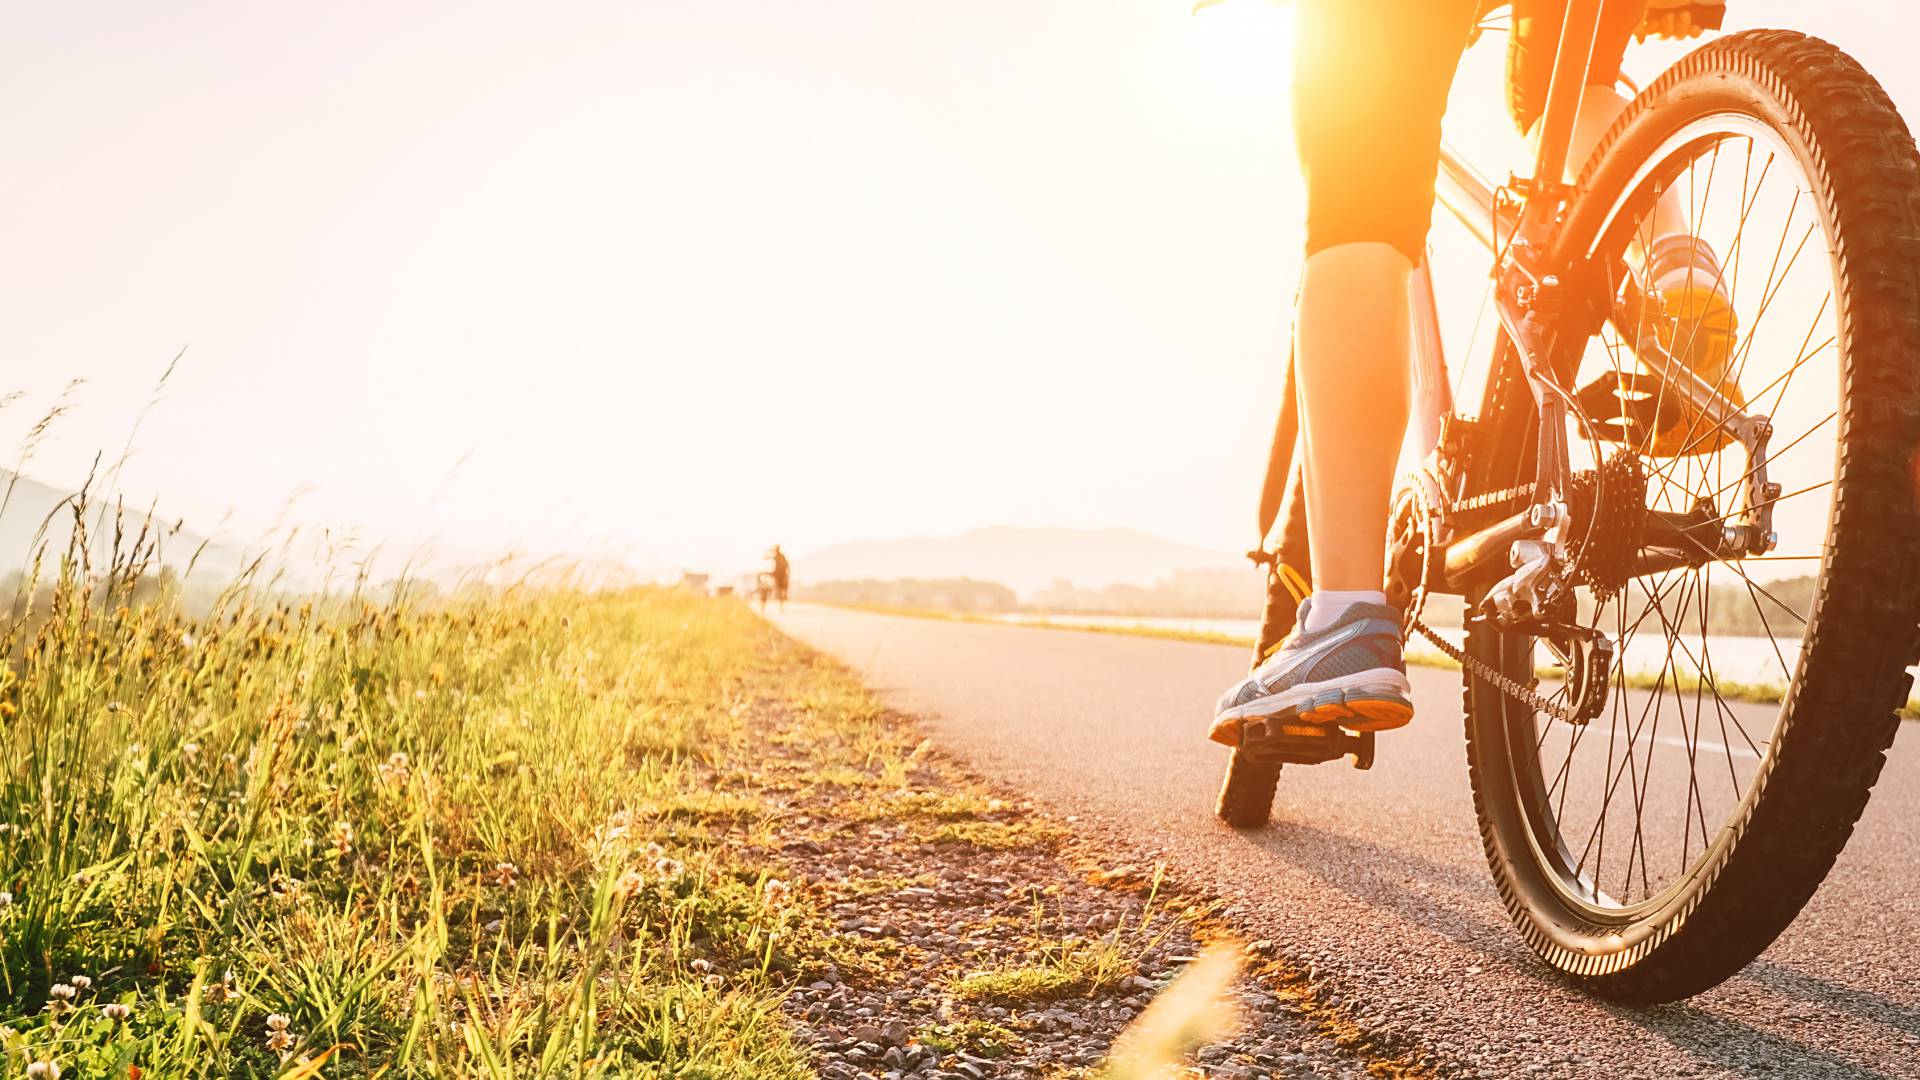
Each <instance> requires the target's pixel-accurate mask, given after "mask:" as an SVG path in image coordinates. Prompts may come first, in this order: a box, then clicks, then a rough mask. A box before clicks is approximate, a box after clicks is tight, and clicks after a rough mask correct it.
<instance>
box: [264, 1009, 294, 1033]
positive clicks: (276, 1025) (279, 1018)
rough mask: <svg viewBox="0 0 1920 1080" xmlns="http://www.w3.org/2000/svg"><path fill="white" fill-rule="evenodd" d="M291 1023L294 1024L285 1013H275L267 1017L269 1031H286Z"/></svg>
mask: <svg viewBox="0 0 1920 1080" xmlns="http://www.w3.org/2000/svg"><path fill="white" fill-rule="evenodd" d="M291 1023H293V1020H292V1019H291V1018H289V1017H288V1016H287V1015H286V1014H285V1013H274V1014H272V1015H270V1016H268V1017H267V1030H268V1031H285V1030H287V1025H288V1024H291Z"/></svg>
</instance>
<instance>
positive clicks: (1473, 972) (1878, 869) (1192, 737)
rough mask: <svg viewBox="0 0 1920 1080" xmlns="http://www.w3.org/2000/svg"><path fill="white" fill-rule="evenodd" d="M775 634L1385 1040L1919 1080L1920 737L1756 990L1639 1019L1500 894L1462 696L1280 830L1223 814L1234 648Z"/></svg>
mask: <svg viewBox="0 0 1920 1080" xmlns="http://www.w3.org/2000/svg"><path fill="white" fill-rule="evenodd" d="M774 621H775V622H776V623H777V624H778V625H779V626H780V628H781V629H782V630H784V631H785V632H787V633H788V634H790V635H792V636H794V637H796V638H798V639H800V640H802V641H805V642H807V643H808V644H810V645H812V646H814V647H815V648H818V649H820V650H822V651H824V652H826V653H828V654H830V655H833V656H835V657H837V658H839V659H840V660H841V661H842V662H844V663H846V664H847V665H848V666H850V667H851V668H853V669H854V670H856V671H858V672H860V673H861V675H862V676H863V677H864V678H865V679H866V680H867V683H868V685H869V686H871V687H873V688H874V689H875V690H877V691H879V692H881V693H882V694H883V695H885V696H886V697H887V699H888V700H889V701H890V702H891V703H892V704H894V705H895V706H897V707H899V708H901V709H903V710H905V711H908V712H911V713H913V714H916V715H917V716H919V717H920V718H922V720H923V721H924V723H925V724H926V726H927V728H928V731H929V734H930V735H931V736H932V737H933V738H934V739H935V740H936V742H938V743H940V744H942V745H943V746H944V747H946V748H947V749H949V750H951V751H953V752H956V753H957V754H959V755H960V756H961V757H963V758H964V759H966V760H967V761H969V762H970V763H971V764H972V765H973V766H974V767H975V768H976V769H978V770H979V771H980V772H981V773H982V774H984V775H986V776H987V777H989V778H990V779H992V780H994V781H996V782H998V783H1000V784H1003V785H1005V786H1007V787H1009V788H1012V789H1015V790H1019V791H1022V792H1024V793H1026V794H1028V795H1029V796H1031V797H1032V798H1033V799H1034V800H1035V801H1036V802H1037V803H1038V804H1039V805H1041V806H1043V807H1045V808H1047V809H1049V810H1050V811H1052V812H1054V813H1056V814H1060V815H1070V816H1072V817H1073V818H1074V819H1075V824H1076V826H1077V827H1079V828H1081V829H1083V830H1085V831H1087V832H1089V833H1091V834H1092V835H1094V836H1095V837H1097V838H1099V839H1100V840H1101V841H1102V842H1107V843H1110V844H1112V845H1114V846H1115V848H1116V849H1117V850H1118V851H1119V852H1122V853H1126V854H1127V855H1128V856H1129V857H1137V858H1142V859H1146V858H1160V859H1165V860H1166V861H1167V862H1168V864H1169V866H1170V867H1172V868H1173V870H1174V872H1175V873H1177V874H1178V875H1179V876H1180V877H1182V878H1183V879H1185V880H1188V881H1195V882H1205V883H1207V884H1208V885H1209V886H1210V887H1212V888H1213V889H1214V890H1216V891H1217V892H1218V893H1219V894H1220V895H1221V896H1222V897H1224V898H1226V899H1227V900H1228V901H1229V902H1230V904H1231V907H1230V912H1229V913H1230V916H1231V917H1232V918H1233V919H1234V920H1236V921H1237V922H1238V923H1239V924H1240V926H1241V927H1242V929H1243V930H1244V932H1245V933H1246V934H1248V935H1249V936H1250V937H1253V938H1264V939H1270V940H1272V941H1274V942H1276V943H1277V944H1278V945H1279V947H1280V948H1281V950H1282V951H1283V952H1284V953H1286V954H1288V955H1290V956H1291V957H1293V958H1294V959H1296V960H1298V961H1301V962H1303V963H1310V964H1312V965H1313V967H1314V969H1315V971H1316V972H1317V973H1320V974H1324V975H1325V976H1326V977H1327V979H1328V986H1329V987H1330V989H1329V990H1328V991H1327V993H1329V994H1337V995H1338V996H1339V997H1340V999H1341V1000H1340V1001H1339V1002H1338V1004H1339V1005H1340V1007H1341V1008H1342V1009H1343V1010H1345V1011H1347V1012H1348V1013H1349V1014H1351V1015H1352V1016H1354V1017H1355V1018H1356V1019H1357V1020H1358V1022H1360V1023H1361V1025H1362V1026H1363V1027H1369V1028H1372V1029H1376V1030H1382V1031H1385V1032H1387V1033H1388V1034H1389V1035H1391V1036H1393V1037H1397V1038H1400V1039H1412V1040H1413V1041H1415V1042H1417V1043H1418V1044H1420V1045H1422V1046H1424V1047H1425V1048H1427V1049H1429V1050H1431V1051H1432V1052H1434V1053H1435V1054H1436V1055H1437V1056H1438V1057H1439V1058H1440V1059H1441V1060H1442V1061H1443V1062H1445V1063H1448V1064H1449V1065H1451V1066H1454V1067H1458V1068H1461V1069H1467V1068H1474V1069H1478V1070H1479V1071H1480V1072H1481V1073H1482V1074H1483V1075H1489V1076H1509V1075H1541V1076H1580V1077H1588V1076H1592V1077H1628V1076H1631V1077H1643V1076H1644V1077H1669V1076H1774V1077H1794V1078H1800V1077H1806V1078H1816V1077H1880V1076H1885V1077H1920V897H1917V895H1916V894H1917V893H1920V890H1916V889H1915V888H1914V883H1913V881H1912V877H1913V872H1914V870H1915V868H1916V864H1917V861H1916V854H1920V842H1917V841H1916V830H1915V824H1914V823H1915V822H1916V820H1920V728H1916V727H1913V726H1909V727H1907V728H1906V729H1905V731H1904V732H1903V734H1902V736H1901V738H1900V740H1899V741H1898V742H1896V745H1895V746H1894V748H1893V752H1892V755H1891V760H1890V761H1889V763H1888V766H1887V769H1886V772H1885V774H1884V775H1883V776H1882V778H1881V780H1880V784H1879V787H1878V789H1877V790H1876V792H1875V794H1874V798H1873V801H1872V803H1871V804H1870V805H1869V807H1868V809H1867V812H1866V816H1865V818H1864V819H1863V820H1862V822H1861V824H1860V827H1859V830H1858V831H1857V832H1856V833H1855V835H1854V838H1853V841H1852V843H1851V845H1850V846H1849V847H1848V849H1847V851H1846V853H1845V854H1844V855H1843V856H1842V857H1841V859H1840V862H1839V865H1838V866H1837V867H1835V869H1834V871H1833V873H1832V875H1831V876H1830V877H1829V878H1828V880H1827V883H1826V885H1825V886H1824V887H1823V888H1822V889H1821V890H1820V892H1819V894H1818V895H1816V896H1815V898H1814V900H1813V902H1812V903H1811V904H1810V905H1809V906H1808V908H1807V909H1806V911H1805V912H1804V913H1803V914H1802V916H1801V917H1800V919H1799V921H1798V922H1797V923H1796V924H1795V925H1794V926H1793V927H1792V928H1791V929H1790V930H1789V931H1788V932H1787V933H1786V934H1785V935H1784V936H1783V937H1782V938H1781V939H1780V940H1779V941H1778V942H1776V943H1775V944H1774V946H1773V947H1772V948H1771V949H1769V950H1768V951H1767V953H1766V954H1765V955H1764V956H1762V957H1761V958H1760V959H1759V960H1758V961H1756V962H1755V963H1754V964H1753V965H1752V966H1750V967H1749V968H1748V969H1747V970H1746V971H1745V972H1744V973H1743V974H1741V975H1740V976H1739V977H1737V978H1735V979H1734V980H1732V981H1730V982H1728V983H1726V984H1724V985H1722V986H1721V987H1719V988H1717V989H1715V990H1713V991H1711V992H1709V993H1707V994H1704V995H1701V996H1700V997H1697V998H1695V999H1693V1000H1691V1001H1689V1002H1686V1003H1684V1004H1680V1005H1671V1006H1663V1007H1659V1008H1653V1009H1638V1010H1635V1009H1625V1008H1620V1007H1617V1006H1611V1005H1607V1004H1604V1003H1601V1002H1598V1001H1595V1000H1593V999H1591V998H1588V997H1586V996H1584V995H1582V994H1580V993H1579V992H1578V991H1576V990H1574V989H1572V988H1571V987H1570V986H1569V985H1567V984H1565V983H1563V982H1561V981H1559V980H1558V979H1557V978H1556V977H1555V976H1554V975H1553V973H1552V972H1551V971H1549V970H1548V969H1547V968H1546V967H1545V966H1544V965H1543V964H1542V963H1541V962H1540V961H1539V960H1538V959H1536V958H1535V957H1534V955H1533V954H1532V952H1531V951H1529V950H1528V949H1527V947H1526V946H1525V944H1524V943H1523V942H1522V941H1521V940H1520V938H1519V937H1518V935H1517V934H1516V933H1515V932H1514V930H1513V929H1512V927H1511V926H1510V924H1509V923H1508V920H1507V915H1506V912H1505V911H1504V909H1503V908H1502V907H1501V906H1500V902H1499V898H1498V897H1497V896H1496V895H1495V893H1494V890H1493V886H1492V883H1491V880H1490V879H1489V877H1488V871H1487V867H1486V862H1485V859H1484V857H1483V855H1482V854H1481V850H1480V842H1479V838H1478V834H1477V832H1476V828H1475V823H1474V816H1473V807H1472V802H1471V797H1470V795H1469V793H1468V790H1467V777H1466V762H1465V755H1464V746H1463V737H1462V734H1461V725H1460V722H1459V716H1460V689H1459V676H1458V675H1457V674H1456V673H1454V672H1450V671H1444V670H1439V669H1429V668H1415V669H1413V672H1412V679H1413V685H1414V691H1415V696H1416V704H1417V708H1418V710H1419V715H1418V716H1417V717H1416V718H1415V720H1414V723H1413V725H1412V726H1410V727H1408V728H1406V729H1403V730H1401V731H1398V732H1393V733H1389V734H1387V735H1383V736H1382V737H1381V739H1380V749H1379V758H1378V762H1377V764H1376V765H1375V766H1374V768H1373V769H1372V770H1371V771H1369V772H1360V771H1357V770H1354V769H1351V768H1348V767H1346V766H1344V765H1337V764H1335V765H1322V766H1318V767H1314V768H1289V769H1288V770H1286V772H1285V774H1284V775H1283V776H1282V778H1281V788H1280V794H1279V797H1278V799H1277V800H1276V801H1275V806H1274V825H1273V826H1272V827H1271V828H1269V829H1267V830H1265V831H1263V832H1260V833H1241V832H1236V831H1234V830H1231V829H1228V828H1226V827H1225V826H1223V825H1221V824H1220V823H1218V822H1217V821H1216V820H1215V819H1214V817H1213V815H1212V806H1213V799H1214V795H1215V793H1216V790H1217V786H1218V783H1219V780H1220V775H1221V770H1222V767H1223V765H1224V763H1225V760H1226V751H1225V750H1224V749H1223V748H1221V747H1218V746H1215V745H1213V744H1211V743H1208V742H1207V741H1206V740H1205V737H1204V732H1205V728H1206V723H1207V720H1208V718H1209V714H1210V710H1211V706H1212V702H1213V701H1214V699H1215V697H1216V696H1217V695H1218V694H1219V692H1220V690H1221V689H1222V688H1223V687H1225V686H1226V685H1227V684H1228V683H1229V682H1231V681H1232V680H1234V679H1237V678H1239V677H1240V676H1241V675H1242V674H1243V673H1244V672H1245V670H1246V656H1245V654H1244V652H1243V651H1242V650H1240V649H1237V648H1231V647H1227V646H1219V645H1202V644H1194V643H1189V642H1180V641H1168V640H1159V639H1149V638H1137V637H1128V636H1122V635H1115V634H1099V633H1087V632H1077V631H1068V630H1057V629H1042V628H1025V627H1013V626H998V625H991V624H982V623H967V622H957V621H943V620H932V619H915V618H908V617H899V616H886V615H874V614H867V613H863V612H853V611H845V610H838V609H830V608H818V607H810V606H804V605H795V606H793V607H791V608H789V609H788V610H787V611H786V612H784V613H781V614H777V615H776V616H775V617H774Z"/></svg>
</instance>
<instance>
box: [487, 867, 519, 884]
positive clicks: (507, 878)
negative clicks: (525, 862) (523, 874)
mask: <svg viewBox="0 0 1920 1080" xmlns="http://www.w3.org/2000/svg"><path fill="white" fill-rule="evenodd" d="M519 874H520V868H519V867H517V866H515V865H513V864H512V863H510V862H500V863H495V864H494V865H493V883H494V884H495V885H499V886H501V887H502V888H509V889H510V888H512V887H513V882H514V879H515V878H516V877H518V876H519Z"/></svg>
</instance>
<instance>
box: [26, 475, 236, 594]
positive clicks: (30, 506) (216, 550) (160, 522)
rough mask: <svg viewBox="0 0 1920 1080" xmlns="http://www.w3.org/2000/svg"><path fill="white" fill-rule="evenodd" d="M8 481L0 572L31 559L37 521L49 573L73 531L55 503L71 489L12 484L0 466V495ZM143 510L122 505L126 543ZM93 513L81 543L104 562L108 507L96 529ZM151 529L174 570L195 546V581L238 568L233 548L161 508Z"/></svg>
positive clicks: (226, 575)
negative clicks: (43, 528)
mask: <svg viewBox="0 0 1920 1080" xmlns="http://www.w3.org/2000/svg"><path fill="white" fill-rule="evenodd" d="M9 483H11V484H12V485H13V491H12V495H11V497H10V498H8V499H7V501H6V508H5V510H4V511H0V574H5V573H7V572H10V571H13V570H21V569H25V568H26V566H27V564H28V563H29V562H30V561H32V559H33V553H34V549H35V548H36V546H37V544H36V535H37V534H39V533H40V529H41V526H42V524H43V523H44V524H45V526H46V532H45V534H44V535H43V536H39V542H40V543H44V544H46V545H47V546H48V553H47V557H48V565H47V567H46V569H45V571H43V572H45V573H50V572H52V571H53V570H54V569H56V568H57V567H58V563H57V561H55V560H57V559H58V557H59V555H60V554H61V553H63V552H64V551H65V550H66V547H67V540H68V538H69V537H71V536H72V534H73V511H72V509H71V508H70V507H67V506H62V505H61V504H62V503H63V502H65V501H66V500H67V499H68V498H70V497H71V495H72V493H71V492H68V491H63V490H61V489H59V488H56V487H54V486H52V485H50V484H43V483H41V482H40V481H38V480H35V479H33V478H32V477H30V476H22V477H20V478H19V480H18V482H15V481H14V477H13V474H12V473H11V472H8V471H7V470H5V469H0V494H5V493H6V491H7V485H8V484H9ZM145 511H146V507H145V506H144V505H141V506H134V505H131V504H129V505H128V506H127V507H126V510H125V517H124V518H123V520H122V528H123V529H124V530H125V531H126V532H127V533H128V534H129V536H128V540H129V541H131V539H132V536H131V534H133V533H137V532H138V531H139V530H140V524H141V522H143V521H144V520H145V518H146V514H145ZM99 515H100V507H99V506H98V505H93V506H90V507H88V508H87V512H86V525H87V529H88V531H89V534H90V535H89V537H88V544H87V546H88V550H89V552H90V554H91V555H92V557H93V558H94V559H95V560H96V561H104V559H105V557H106V555H107V553H108V552H109V551H110V550H111V549H112V547H113V525H114V521H113V518H114V515H113V510H112V508H108V510H107V514H106V519H105V527H104V528H98V529H96V528H95V523H96V522H97V521H98V520H99ZM154 527H155V528H156V529H157V530H159V532H160V535H161V537H162V540H161V543H160V555H161V558H162V560H163V561H164V562H165V563H167V564H168V565H171V566H173V567H174V568H175V569H177V570H185V569H186V565H187V561H188V560H189V559H192V558H193V556H194V552H195V551H196V550H200V559H199V561H198V562H197V563H196V564H195V567H194V575H193V576H194V577H195V578H196V579H198V578H202V577H206V578H209V579H217V580H221V581H222V582H223V583H224V581H226V580H231V579H232V578H233V577H234V576H235V575H236V574H238V573H239V572H240V570H241V567H242V556H241V554H240V553H239V551H237V550H236V549H233V548H229V547H227V546H225V545H221V544H215V543H212V542H210V541H208V540H207V538H206V537H204V536H202V535H200V534H198V533H194V532H191V531H188V530H187V529H184V528H181V527H180V520H179V519H178V518H169V517H167V515H166V513H165V511H164V509H161V510H157V511H156V512H155V514H154ZM203 544H204V545H205V547H204V549H203V548H202V545H203Z"/></svg>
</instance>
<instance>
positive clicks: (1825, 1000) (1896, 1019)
mask: <svg viewBox="0 0 1920 1080" xmlns="http://www.w3.org/2000/svg"><path fill="white" fill-rule="evenodd" d="M1741 977H1742V978H1746V979H1751V980H1753V981H1754V982H1756V983H1759V984H1760V985H1761V986H1764V987H1766V988H1767V989H1769V990H1772V991H1774V992H1776V993H1780V994H1785V995H1786V996H1788V997H1793V998H1798V999H1800V1000H1801V1001H1805V1002H1809V1003H1812V1004H1815V1005H1824V1006H1827V1007H1828V1008H1832V1009H1838V1010H1840V1011H1841V1012H1844V1013H1847V1014H1849V1015H1851V1016H1857V1017H1859V1018H1861V1019H1862V1020H1871V1021H1873V1022H1874V1023H1876V1024H1885V1025H1887V1026H1888V1027H1890V1028H1894V1029H1896V1030H1898V1031H1900V1032H1902V1033H1903V1034H1907V1035H1912V1036H1915V1037H1916V1038H1920V1008H1916V1007H1915V1006H1912V1005H1903V1004H1901V1003H1900V1002H1898V1001H1892V1000H1889V999H1887V998H1885V997H1882V996H1881V995H1879V994H1875V993H1873V992H1871V991H1867V990H1856V989H1854V988H1852V987H1850V986H1842V985H1840V984H1839V983H1836V982H1831V981H1829V980H1827V979H1822V978H1820V977H1819V976H1817V975H1809V974H1807V973H1806V972H1804V971H1795V970H1794V969H1792V968H1787V967H1780V966H1778V965H1776V964H1769V963H1767V962H1766V961H1764V960H1761V961H1758V962H1756V963H1754V964H1753V965H1751V966H1750V967H1748V968H1747V970H1746V971H1744V972H1742V973H1741ZM1916 1054H1917V1055H1920V1048H1916Z"/></svg>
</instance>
